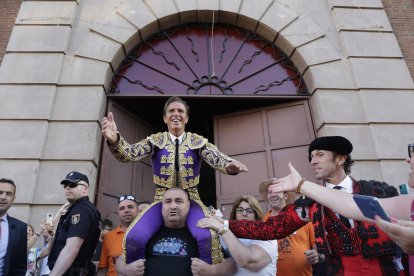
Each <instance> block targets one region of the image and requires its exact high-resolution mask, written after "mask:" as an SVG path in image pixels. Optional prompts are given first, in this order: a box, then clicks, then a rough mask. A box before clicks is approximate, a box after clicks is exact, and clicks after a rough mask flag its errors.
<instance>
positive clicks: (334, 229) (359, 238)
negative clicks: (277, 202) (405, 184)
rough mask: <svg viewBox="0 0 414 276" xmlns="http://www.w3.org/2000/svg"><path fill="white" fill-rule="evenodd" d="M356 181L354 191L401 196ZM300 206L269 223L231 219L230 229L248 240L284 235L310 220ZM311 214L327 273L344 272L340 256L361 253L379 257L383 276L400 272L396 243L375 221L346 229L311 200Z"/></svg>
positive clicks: (381, 184) (389, 189)
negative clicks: (395, 260)
mask: <svg viewBox="0 0 414 276" xmlns="http://www.w3.org/2000/svg"><path fill="white" fill-rule="evenodd" d="M352 181H353V193H354V194H362V195H370V196H376V197H379V198H384V197H392V196H396V195H398V192H397V190H396V189H395V188H394V187H392V186H389V185H387V184H386V183H384V182H378V181H373V180H371V181H363V180H361V181H355V180H354V179H352ZM296 208H297V206H296V205H295V203H294V204H289V205H287V206H286V207H285V208H284V209H283V210H282V211H281V212H280V213H279V215H277V216H274V217H270V218H269V219H268V220H267V221H266V222H256V221H248V222H246V221H242V222H240V221H230V223H229V227H230V230H231V231H232V232H233V233H234V234H235V235H236V236H237V237H242V238H248V239H263V240H273V239H281V238H284V237H286V236H288V235H290V234H291V233H293V232H294V231H296V230H297V229H299V228H301V227H302V226H303V225H305V224H306V223H307V222H305V221H302V220H301V219H300V217H299V215H298V214H297V212H296ZM309 217H310V220H311V221H312V223H313V227H314V229H315V243H316V246H317V249H318V252H319V253H323V254H325V255H326V262H327V265H326V268H327V273H328V275H335V276H339V275H343V267H342V263H341V256H356V255H362V256H363V257H364V258H379V262H380V265H381V270H382V272H383V273H382V275H387V276H388V275H390V276H391V275H398V273H397V270H396V269H395V266H394V264H393V262H392V259H393V255H394V254H395V244H394V242H392V241H391V240H390V239H389V238H388V236H387V235H386V234H385V233H384V232H382V231H381V230H380V229H379V228H377V227H376V226H375V224H372V223H367V222H360V221H354V222H355V227H352V228H347V227H346V226H345V225H344V224H343V223H342V222H341V221H340V219H339V218H338V217H337V215H336V213H335V212H334V211H332V210H331V209H329V208H326V207H324V206H322V205H321V204H319V203H317V202H315V201H312V200H310V204H309Z"/></svg>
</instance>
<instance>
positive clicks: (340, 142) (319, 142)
mask: <svg viewBox="0 0 414 276" xmlns="http://www.w3.org/2000/svg"><path fill="white" fill-rule="evenodd" d="M352 149H353V147H352V144H351V142H349V140H348V139H346V138H345V137H342V136H324V137H319V138H316V139H315V140H313V141H312V143H311V144H310V145H309V150H308V153H309V162H310V161H311V159H312V158H311V152H312V151H314V150H329V151H332V152H335V153H337V154H343V155H348V154H350V153H351V152H352Z"/></svg>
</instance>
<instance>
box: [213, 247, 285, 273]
mask: <svg viewBox="0 0 414 276" xmlns="http://www.w3.org/2000/svg"><path fill="white" fill-rule="evenodd" d="M239 240H240V242H241V243H243V244H244V245H245V246H247V247H250V246H251V245H253V244H254V245H257V246H260V247H261V248H263V250H264V251H266V252H267V254H268V255H269V257H270V259H271V260H272V261H271V262H270V263H269V264H268V265H267V266H265V267H263V268H262V269H261V270H259V271H257V272H254V271H249V270H247V269H245V268H242V267H240V266H239V265H237V264H236V266H237V271H236V273H235V274H234V276H275V275H276V262H277V240H272V241H260V240H249V239H239ZM221 242H222V246H223V249H224V250H225V251H227V252H228V253H229V255H230V256H231V254H230V252H229V251H228V249H227V246H226V244H225V243H224V242H223V240H222V241H221Z"/></svg>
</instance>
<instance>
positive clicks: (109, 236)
mask: <svg viewBox="0 0 414 276" xmlns="http://www.w3.org/2000/svg"><path fill="white" fill-rule="evenodd" d="M124 235H125V231H120V228H119V226H117V227H115V229H112V230H111V231H109V232H108V234H106V235H105V236H104V240H107V241H111V240H113V239H118V238H119V237H123V236H124Z"/></svg>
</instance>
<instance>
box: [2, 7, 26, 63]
mask: <svg viewBox="0 0 414 276" xmlns="http://www.w3.org/2000/svg"><path fill="white" fill-rule="evenodd" d="M21 4H22V0H0V64H1V62H2V61H3V57H4V54H5V53H6V48H7V44H8V42H9V38H10V34H11V32H12V30H13V26H14V22H15V20H16V16H17V13H18V12H19V8H20V5H21Z"/></svg>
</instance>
